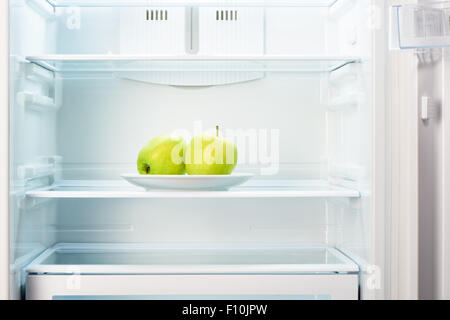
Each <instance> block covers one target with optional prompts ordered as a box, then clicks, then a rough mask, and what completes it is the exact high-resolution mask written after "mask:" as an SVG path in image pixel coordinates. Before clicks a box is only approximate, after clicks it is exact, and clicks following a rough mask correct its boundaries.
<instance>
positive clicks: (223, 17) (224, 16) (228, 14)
mask: <svg viewBox="0 0 450 320" xmlns="http://www.w3.org/2000/svg"><path fill="white" fill-rule="evenodd" d="M237 19H238V11H237V10H216V20H217V21H236V20H237Z"/></svg>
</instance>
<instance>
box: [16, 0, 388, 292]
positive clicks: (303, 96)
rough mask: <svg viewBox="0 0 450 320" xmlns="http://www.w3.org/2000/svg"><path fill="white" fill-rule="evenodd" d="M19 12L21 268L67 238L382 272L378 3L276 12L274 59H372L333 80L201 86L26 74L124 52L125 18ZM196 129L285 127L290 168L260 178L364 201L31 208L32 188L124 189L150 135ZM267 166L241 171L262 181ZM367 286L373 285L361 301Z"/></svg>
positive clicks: (107, 11)
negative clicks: (275, 247) (324, 187)
mask: <svg viewBox="0 0 450 320" xmlns="http://www.w3.org/2000/svg"><path fill="white" fill-rule="evenodd" d="M10 2H11V3H12V4H13V5H12V7H11V20H12V22H11V39H12V41H11V45H10V50H11V54H12V56H13V58H14V59H13V60H12V61H13V62H12V64H11V66H12V68H13V70H12V72H11V75H12V78H11V82H10V84H11V86H12V88H11V100H10V111H11V139H12V145H11V149H10V151H11V176H12V179H13V183H12V186H11V192H12V198H11V199H12V201H11V203H12V204H11V208H10V226H11V228H10V233H11V249H12V250H11V253H10V258H11V262H13V264H12V269H13V270H15V269H17V270H18V269H19V268H20V266H21V265H22V264H23V263H26V262H27V261H29V259H31V258H32V257H34V256H35V255H36V254H37V253H39V252H40V251H41V250H42V249H43V248H45V247H48V246H50V245H51V244H53V243H57V242H179V241H183V242H267V243H275V242H276V243H282V242H285V243H286V242H304V243H309V242H321V243H326V244H328V245H331V246H337V247H338V248H341V249H342V250H343V251H344V252H346V253H348V254H349V255H350V256H351V257H352V258H355V259H356V260H357V262H359V263H361V264H362V265H364V266H366V265H370V264H371V263H373V256H374V255H373V251H372V250H373V243H372V241H373V240H372V239H373V230H374V225H373V221H374V216H373V215H374V214H375V213H374V211H373V210H372V207H373V203H372V196H373V194H372V190H373V189H372V187H373V184H372V182H373V181H372V174H373V171H372V167H373V166H374V163H373V159H374V158H373V156H374V154H373V152H372V150H373V134H374V133H373V132H374V131H373V127H372V121H373V119H374V118H373V117H374V109H373V108H374V106H373V104H372V101H373V96H372V94H373V88H374V83H373V82H372V79H373V74H372V72H373V68H374V65H373V60H372V54H373V51H372V50H373V48H372V44H373V39H372V32H373V30H372V29H371V26H370V25H368V24H367V20H368V19H369V18H368V17H369V16H370V14H371V11H370V4H371V1H345V0H343V1H341V2H342V3H343V4H342V6H338V7H336V8H334V9H331V12H329V11H328V9H317V8H316V9H314V8H302V9H299V8H297V9H284V10H281V9H267V10H266V26H265V32H266V33H265V40H264V41H265V42H264V52H265V53H267V54H281V53H283V54H298V55H301V54H305V55H323V54H325V53H328V54H336V55H337V54H352V55H359V56H362V61H363V62H362V63H361V64H358V65H355V66H346V67H344V68H343V69H342V70H339V71H338V72H336V73H331V74H296V73H274V74H265V75H264V76H263V77H262V78H261V79H258V80H255V81H250V82H245V83H239V84H230V85H225V86H203V87H176V86H166V85H157V84H150V83H147V82H138V81H132V80H127V79H124V78H123V77H121V75H120V74H119V75H113V76H111V75H109V74H108V75H105V74H77V75H67V76H61V75H55V77H54V75H53V74H52V73H48V72H46V71H44V70H40V68H38V67H35V68H29V66H28V64H27V63H23V60H22V59H23V57H24V56H28V55H38V54H107V53H120V51H121V50H123V46H122V47H121V41H120V39H121V38H120V34H121V30H120V24H119V23H117V21H120V19H121V16H120V9H111V8H101V9H92V8H90V9H87V8H82V9H58V10H57V11H56V15H53V14H52V12H51V11H46V6H45V4H44V5H43V6H38V7H35V6H33V7H28V6H26V3H27V1H21V0H14V1H10ZM42 2H43V1H42ZM122 19H123V17H122ZM280 34H281V35H283V36H280ZM37 35H38V36H37ZM293 39H296V40H293ZM201 45H202V44H201ZM169 47H170V48H171V49H173V47H172V46H169ZM174 50H179V48H176V49H174ZM211 50H212V49H211ZM21 58H22V59H21ZM29 69H30V70H29ZM29 93H32V94H33V95H34V96H38V97H47V98H50V99H53V100H54V101H55V103H56V104H57V105H58V107H59V106H60V109H59V111H56V112H43V111H42V110H36V109H34V108H27V104H26V103H21V101H22V100H21V99H23V97H24V95H23V94H29ZM18 97H19V98H18ZM25 97H26V95H25ZM196 121H201V122H202V125H203V127H204V128H205V129H206V128H212V127H214V126H215V125H216V124H220V125H221V126H222V127H223V128H230V129H238V128H241V129H244V130H247V129H250V128H255V129H268V130H270V129H277V130H279V132H280V143H279V147H280V170H279V172H278V173H277V174H276V175H274V176H267V177H261V178H260V179H273V180H286V179H327V180H329V181H330V182H332V183H336V184H341V185H344V186H348V187H351V188H355V189H358V190H360V191H361V193H362V199H361V200H356V201H344V202H340V201H334V200H326V199H289V200H281V199H278V200H273V199H272V200H269V199H258V200H255V199H253V200H250V199H240V200H231V199H228V200H227V199H221V200H195V199H188V200H173V201H167V200H163V199H160V200H118V199H114V200H94V199H92V200H76V199H62V200H51V201H44V202H37V203H34V202H33V203H29V202H27V201H26V200H23V198H24V197H23V195H24V191H25V190H28V189H30V188H36V187H38V186H42V185H45V184H48V183H51V182H52V181H53V179H70V180H78V179H81V180H93V181H96V180H118V179H119V175H120V174H121V173H125V172H134V171H135V161H136V156H137V153H138V151H139V149H140V148H141V147H142V145H144V144H145V143H146V141H148V140H149V139H150V138H151V137H153V136H156V135H160V134H163V133H170V132H172V131H173V130H175V129H187V130H192V128H193V125H194V123H195V122H196ZM241 152H242V150H241ZM243 153H244V154H245V151H244V152H243ZM261 167H262V165H261V164H241V165H239V166H238V168H237V170H238V171H243V172H246V171H250V172H256V173H258V172H259V171H258V169H260V168H261ZM380 174H381V173H380ZM381 268H382V266H381ZM20 281H21V279H20V274H19V273H17V275H16V276H14V277H11V296H12V297H13V298H19V297H20V292H19V285H20ZM366 290H367V288H365V287H364V285H363V286H362V294H363V297H365V291H366Z"/></svg>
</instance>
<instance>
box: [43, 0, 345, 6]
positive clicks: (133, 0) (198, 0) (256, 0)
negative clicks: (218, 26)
mask: <svg viewBox="0 0 450 320" xmlns="http://www.w3.org/2000/svg"><path fill="white" fill-rule="evenodd" d="M40 1H44V0H40ZM341 1H342V0H341ZM341 1H339V0H279V1H277V0H239V1H227V0H166V1H164V0H152V1H148V0H47V2H48V3H50V4H51V5H53V6H54V7H71V6H75V7H76V6H80V7H151V6H156V7H172V6H192V7H197V6H201V7H205V6H210V7H211V6H212V7H224V6H233V7H236V6H245V7H251V6H256V7H258V6H264V7H332V6H333V5H334V4H335V3H337V2H341Z"/></svg>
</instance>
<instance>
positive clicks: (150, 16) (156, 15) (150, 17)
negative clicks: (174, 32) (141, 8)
mask: <svg viewBox="0 0 450 320" xmlns="http://www.w3.org/2000/svg"><path fill="white" fill-rule="evenodd" d="M145 19H146V20H147V21H167V20H169V14H168V12H167V10H147V12H146V13H145Z"/></svg>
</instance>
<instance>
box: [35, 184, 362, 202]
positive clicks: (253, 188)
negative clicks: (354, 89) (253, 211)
mask: <svg viewBox="0 0 450 320" xmlns="http://www.w3.org/2000/svg"><path fill="white" fill-rule="evenodd" d="M26 195H27V197H28V198H55V199H64V198H75V199H203V198H219V199H220V198H222V199H236V198H243V199H246V198H247V199H248V198H359V197H360V193H359V192H358V191H357V190H352V189H348V188H344V187H339V186H334V185H330V184H328V183H327V182H326V181H320V180H318V181H315V180H313V181H280V180H277V181H270V180H255V181H250V182H247V183H246V184H243V185H242V186H239V187H235V188H232V189H230V190H228V191H172V190H169V191H164V190H162V191H159V190H158V191H144V189H141V188H138V187H134V186H132V185H130V184H128V183H126V182H124V181H93V180H89V181H82V180H65V181H59V182H56V183H55V184H54V185H53V186H51V187H48V188H44V189H36V190H32V191H28V192H27V193H26Z"/></svg>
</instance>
